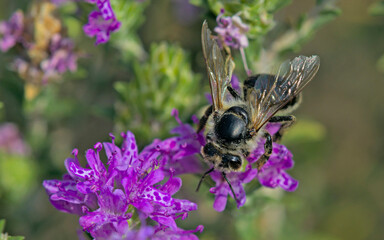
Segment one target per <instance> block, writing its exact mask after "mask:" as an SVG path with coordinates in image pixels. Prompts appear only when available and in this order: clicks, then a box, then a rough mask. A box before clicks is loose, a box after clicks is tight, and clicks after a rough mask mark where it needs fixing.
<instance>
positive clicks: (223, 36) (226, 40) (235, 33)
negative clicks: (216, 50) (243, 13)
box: [215, 9, 249, 49]
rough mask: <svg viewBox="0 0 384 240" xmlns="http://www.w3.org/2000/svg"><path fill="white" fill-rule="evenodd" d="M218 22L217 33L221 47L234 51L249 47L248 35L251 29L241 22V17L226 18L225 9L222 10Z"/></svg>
mask: <svg viewBox="0 0 384 240" xmlns="http://www.w3.org/2000/svg"><path fill="white" fill-rule="evenodd" d="M216 22H217V27H215V32H216V33H217V34H218V40H219V44H220V46H221V47H223V46H228V47H232V48H234V49H239V48H246V47H248V38H247V36H246V33H247V32H248V31H249V27H248V26H247V25H246V24H244V23H243V22H242V21H241V18H240V17H239V16H237V15H235V16H232V17H224V9H222V10H221V12H220V14H219V15H218V16H217V18H216Z"/></svg>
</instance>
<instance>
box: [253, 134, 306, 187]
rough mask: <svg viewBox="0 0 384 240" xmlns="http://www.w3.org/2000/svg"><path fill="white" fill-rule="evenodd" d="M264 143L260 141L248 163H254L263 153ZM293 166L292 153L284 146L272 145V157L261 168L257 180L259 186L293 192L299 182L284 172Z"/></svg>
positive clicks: (263, 140)
mask: <svg viewBox="0 0 384 240" xmlns="http://www.w3.org/2000/svg"><path fill="white" fill-rule="evenodd" d="M264 142H265V139H262V140H260V142H259V143H258V145H257V146H258V147H257V148H256V149H255V150H254V151H253V152H252V153H251V155H250V156H249V157H248V161H249V162H250V163H254V162H256V160H257V159H258V158H259V157H260V156H261V155H262V154H263V153H264ZM293 165H294V162H293V160H292V153H291V152H290V151H289V150H288V149H287V148H286V147H285V146H284V145H281V144H278V143H273V148H272V155H271V156H270V157H269V160H268V161H267V162H266V163H265V164H264V166H263V167H262V168H261V170H260V172H259V173H258V175H257V178H258V179H259V181H260V183H261V185H263V186H265V187H270V188H276V187H281V188H282V189H284V190H285V191H290V192H292V191H295V190H296V189H297V186H298V184H299V182H298V181H297V180H296V179H294V178H292V177H291V176H290V175H289V174H288V173H286V172H285V170H287V169H290V168H292V167H293Z"/></svg>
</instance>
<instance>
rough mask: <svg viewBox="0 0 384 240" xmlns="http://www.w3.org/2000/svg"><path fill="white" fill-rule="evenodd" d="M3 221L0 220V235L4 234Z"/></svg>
mask: <svg viewBox="0 0 384 240" xmlns="http://www.w3.org/2000/svg"><path fill="white" fill-rule="evenodd" d="M4 228H5V219H0V233H2V232H4Z"/></svg>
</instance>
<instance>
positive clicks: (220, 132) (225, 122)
mask: <svg viewBox="0 0 384 240" xmlns="http://www.w3.org/2000/svg"><path fill="white" fill-rule="evenodd" d="M246 127H247V124H246V122H245V121H244V120H243V119H242V118H240V117H238V116H236V115H235V114H231V113H229V114H224V115H223V116H222V117H221V119H220V120H219V121H218V122H217V124H216V126H215V134H216V135H217V137H218V138H219V139H222V140H224V141H226V142H233V141H238V140H241V139H243V138H244V135H245V133H246V129H247V128H246Z"/></svg>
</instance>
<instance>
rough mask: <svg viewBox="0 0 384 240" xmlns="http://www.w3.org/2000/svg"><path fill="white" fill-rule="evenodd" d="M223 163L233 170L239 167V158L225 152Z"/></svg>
mask: <svg viewBox="0 0 384 240" xmlns="http://www.w3.org/2000/svg"><path fill="white" fill-rule="evenodd" d="M223 165H229V167H231V168H232V169H233V170H237V169H239V168H240V167H241V158H240V157H239V156H236V155H230V154H225V155H224V156H223Z"/></svg>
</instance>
